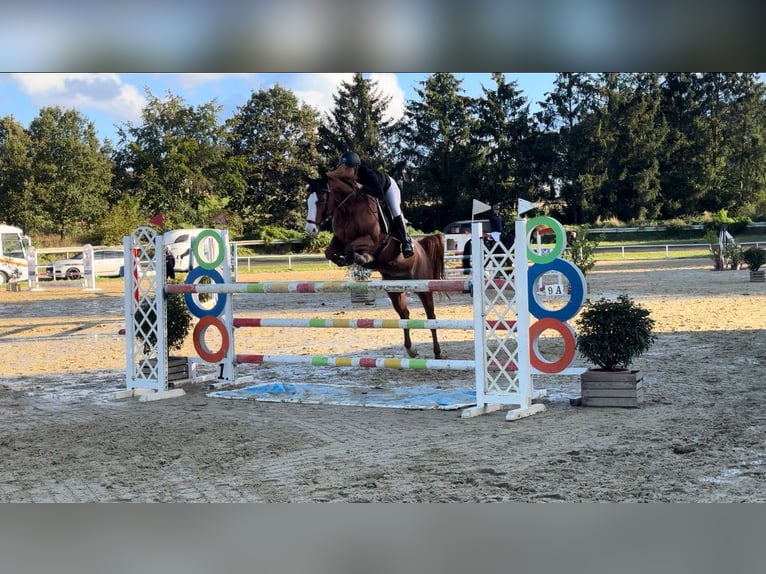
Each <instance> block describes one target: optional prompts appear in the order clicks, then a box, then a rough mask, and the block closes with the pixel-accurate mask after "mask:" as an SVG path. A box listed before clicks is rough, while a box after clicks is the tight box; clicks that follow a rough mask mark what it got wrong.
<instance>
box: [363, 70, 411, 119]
mask: <svg viewBox="0 0 766 574" xmlns="http://www.w3.org/2000/svg"><path fill="white" fill-rule="evenodd" d="M370 79H371V80H374V81H375V82H377V85H378V89H380V91H381V92H382V93H383V95H384V97H390V98H391V102H390V103H389V104H388V110H387V112H388V114H387V115H388V117H389V118H390V119H394V120H399V119H401V118H402V116H403V115H404V104H405V102H404V90H403V89H402V87H401V86H400V85H399V78H398V77H397V76H396V74H370Z"/></svg>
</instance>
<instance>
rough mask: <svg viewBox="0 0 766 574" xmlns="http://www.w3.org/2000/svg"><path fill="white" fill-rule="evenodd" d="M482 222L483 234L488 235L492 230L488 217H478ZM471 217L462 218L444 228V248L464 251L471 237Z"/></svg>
mask: <svg viewBox="0 0 766 574" xmlns="http://www.w3.org/2000/svg"><path fill="white" fill-rule="evenodd" d="M476 221H478V222H479V223H481V231H482V236H483V237H487V236H488V235H489V232H490V225H489V220H488V219H477V220H476ZM472 223H473V220H471V219H461V220H460V221H453V222H452V223H450V224H449V225H447V226H446V227H445V228H444V241H445V245H444V249H445V250H446V251H448V252H449V251H459V252H460V253H462V252H463V249H464V248H465V244H466V242H467V241H468V240H469V239H471V224H472Z"/></svg>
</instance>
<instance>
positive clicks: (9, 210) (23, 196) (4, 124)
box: [0, 116, 43, 230]
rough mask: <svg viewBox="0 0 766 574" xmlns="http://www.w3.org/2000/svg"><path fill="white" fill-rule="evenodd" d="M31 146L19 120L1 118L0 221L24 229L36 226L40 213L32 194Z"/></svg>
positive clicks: (8, 117) (10, 117)
mask: <svg viewBox="0 0 766 574" xmlns="http://www.w3.org/2000/svg"><path fill="white" fill-rule="evenodd" d="M30 146H31V141H30V139H29V135H28V134H27V133H26V131H25V130H24V127H23V126H22V125H21V124H19V123H18V122H17V121H16V120H14V119H13V117H12V116H6V117H4V118H2V119H0V222H5V223H8V224H10V225H18V226H19V227H21V228H22V229H25V230H31V229H33V228H35V223H36V221H37V218H38V217H39V216H41V215H43V214H42V212H41V211H40V207H41V206H39V205H38V204H37V203H36V202H34V201H33V200H32V195H31V186H30V177H31V173H30V167H31V161H30V158H29V155H28V152H29V148H30Z"/></svg>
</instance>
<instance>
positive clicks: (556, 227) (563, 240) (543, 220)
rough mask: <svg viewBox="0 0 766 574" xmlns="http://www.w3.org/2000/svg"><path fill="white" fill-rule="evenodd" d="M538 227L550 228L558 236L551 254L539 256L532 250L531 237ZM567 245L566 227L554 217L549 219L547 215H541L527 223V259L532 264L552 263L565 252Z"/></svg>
mask: <svg viewBox="0 0 766 574" xmlns="http://www.w3.org/2000/svg"><path fill="white" fill-rule="evenodd" d="M538 225H543V226H545V227H550V228H551V229H552V230H553V233H554V234H555V235H556V243H555V245H554V247H553V248H552V249H551V250H550V252H549V253H543V254H539V253H535V251H534V249H532V245H531V243H530V240H529V236H530V235H531V234H532V231H533V230H534V228H535V227H537V226H538ZM566 245H567V236H566V232H565V231H564V226H563V225H561V224H560V223H559V222H558V221H556V220H555V219H553V218H552V217H548V216H547V215H539V216H537V217H533V218H532V219H530V220H529V221H528V222H527V257H528V258H529V260H530V261H531V262H532V263H550V262H551V261H553V260H554V259H556V258H557V257H558V256H559V255H561V254H562V253H563V252H564V248H565V247H566Z"/></svg>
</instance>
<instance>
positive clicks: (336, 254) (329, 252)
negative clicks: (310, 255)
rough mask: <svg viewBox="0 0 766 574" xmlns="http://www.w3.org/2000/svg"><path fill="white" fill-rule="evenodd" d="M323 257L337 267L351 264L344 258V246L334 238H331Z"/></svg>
mask: <svg viewBox="0 0 766 574" xmlns="http://www.w3.org/2000/svg"><path fill="white" fill-rule="evenodd" d="M324 256H325V258H326V259H328V260H329V261H332V262H333V263H335V265H337V266H338V267H346V266H348V265H350V264H351V263H350V260H349V259H348V258H347V257H346V256H345V246H344V245H343V243H342V242H341V241H340V240H339V239H338V238H337V237H335V236H333V238H332V240H331V241H330V245H328V246H327V249H325V252H324Z"/></svg>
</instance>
